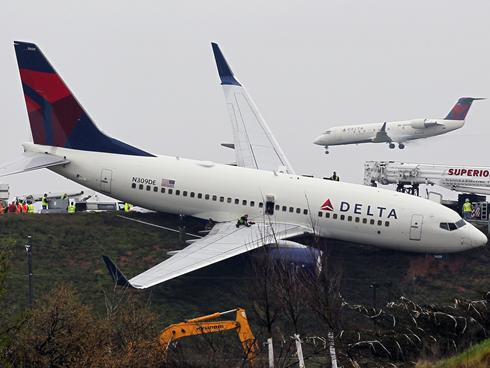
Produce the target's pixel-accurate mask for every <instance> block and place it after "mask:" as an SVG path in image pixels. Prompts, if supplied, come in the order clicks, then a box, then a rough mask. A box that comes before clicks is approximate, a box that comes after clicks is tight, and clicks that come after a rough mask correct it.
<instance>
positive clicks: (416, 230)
mask: <svg viewBox="0 0 490 368" xmlns="http://www.w3.org/2000/svg"><path fill="white" fill-rule="evenodd" d="M423 222H424V216H422V215H413V216H412V223H411V225H410V240H420V239H422V224H423Z"/></svg>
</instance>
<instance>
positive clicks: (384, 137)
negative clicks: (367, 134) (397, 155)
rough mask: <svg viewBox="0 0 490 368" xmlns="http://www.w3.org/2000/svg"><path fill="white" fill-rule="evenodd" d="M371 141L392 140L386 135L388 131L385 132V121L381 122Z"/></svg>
mask: <svg viewBox="0 0 490 368" xmlns="http://www.w3.org/2000/svg"><path fill="white" fill-rule="evenodd" d="M371 141H372V142H373V143H381V142H388V143H390V142H392V140H391V138H390V137H389V136H388V133H386V121H385V122H384V123H383V126H382V127H381V129H380V130H379V131H378V132H377V133H376V135H375V136H374V137H373V138H372V140H371Z"/></svg>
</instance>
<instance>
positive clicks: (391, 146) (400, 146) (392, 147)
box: [388, 143, 405, 149]
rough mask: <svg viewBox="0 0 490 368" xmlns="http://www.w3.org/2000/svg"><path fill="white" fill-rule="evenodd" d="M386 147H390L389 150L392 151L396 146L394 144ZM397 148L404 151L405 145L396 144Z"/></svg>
mask: <svg viewBox="0 0 490 368" xmlns="http://www.w3.org/2000/svg"><path fill="white" fill-rule="evenodd" d="M388 147H390V149H394V148H395V147H396V145H395V143H390V144H389V146H388ZM398 148H399V149H404V148H405V145H404V144H403V143H398Z"/></svg>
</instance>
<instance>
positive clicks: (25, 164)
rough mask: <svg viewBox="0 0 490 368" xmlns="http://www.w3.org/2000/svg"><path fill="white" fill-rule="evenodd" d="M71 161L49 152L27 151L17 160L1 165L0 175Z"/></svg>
mask: <svg viewBox="0 0 490 368" xmlns="http://www.w3.org/2000/svg"><path fill="white" fill-rule="evenodd" d="M69 162H70V161H68V160H65V159H64V158H62V157H58V156H55V155H51V154H49V153H34V152H25V153H24V154H23V157H22V158H21V159H19V160H17V161H14V162H11V163H8V164H6V165H3V166H0V177H2V176H7V175H12V174H18V173H21V172H25V171H31V170H37V169H43V168H46V167H51V166H58V165H64V164H67V163H69Z"/></svg>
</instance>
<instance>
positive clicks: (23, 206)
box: [22, 202, 29, 213]
mask: <svg viewBox="0 0 490 368" xmlns="http://www.w3.org/2000/svg"><path fill="white" fill-rule="evenodd" d="M22 212H23V213H27V212H29V206H28V205H27V202H24V203H22Z"/></svg>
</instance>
